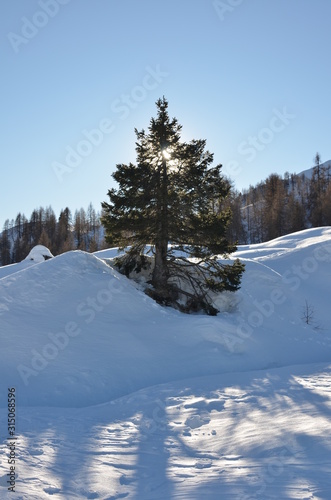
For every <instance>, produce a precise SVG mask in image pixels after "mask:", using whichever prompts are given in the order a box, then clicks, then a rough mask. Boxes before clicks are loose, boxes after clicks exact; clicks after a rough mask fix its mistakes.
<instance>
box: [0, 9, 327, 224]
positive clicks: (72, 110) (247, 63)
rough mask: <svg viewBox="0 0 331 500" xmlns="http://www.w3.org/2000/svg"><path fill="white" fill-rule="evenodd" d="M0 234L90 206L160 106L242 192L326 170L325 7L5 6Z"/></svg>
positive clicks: (130, 155)
mask: <svg viewBox="0 0 331 500" xmlns="http://www.w3.org/2000/svg"><path fill="white" fill-rule="evenodd" d="M0 14H1V15H0V33H1V67H2V71H1V75H2V76H1V110H2V112H1V115H2V120H1V130H0V132H1V152H2V154H1V162H2V166H1V173H2V175H1V188H2V189H1V197H0V228H1V227H2V225H3V223H4V221H5V220H6V219H12V218H15V217H16V215H17V213H18V212H22V213H24V214H25V215H26V216H27V217H30V215H31V212H32V210H33V209H34V208H37V207H39V206H43V207H46V206H48V205H51V206H52V207H53V209H54V210H55V213H56V215H57V216H58V215H59V212H60V210H61V209H62V208H65V207H66V206H69V208H70V209H71V210H72V211H74V210H75V209H76V208H80V207H85V208H87V206H88V204H89V203H90V202H92V203H93V205H94V206H95V208H96V209H98V210H99V209H100V203H101V202H102V201H104V200H106V199H107V195H106V193H107V191H108V189H109V188H110V187H112V186H113V185H114V184H113V180H112V178H111V173H112V172H113V171H114V170H115V167H116V164H118V163H127V162H129V161H135V149H134V147H135V134H134V128H135V127H137V128H138V129H139V130H140V129H142V128H147V127H148V124H149V120H150V118H151V117H152V116H154V115H155V101H156V100H157V99H158V98H159V97H162V96H163V95H165V97H166V98H167V99H168V101H169V113H170V115H171V116H176V117H177V119H178V120H179V122H180V123H181V124H182V126H183V131H182V132H183V133H182V136H183V139H184V140H191V139H202V138H203V139H206V140H207V147H208V149H209V150H210V151H211V152H213V153H214V160H215V163H222V164H223V166H224V173H226V174H227V175H228V176H229V177H231V178H232V180H233V182H234V184H235V187H236V188H237V189H239V190H241V189H242V188H247V187H248V186H249V185H250V184H256V183H257V182H259V181H260V180H262V179H265V178H266V177H267V176H268V175H269V174H270V173H273V172H277V173H279V174H284V172H286V171H290V172H300V171H301V170H305V169H307V168H310V167H311V166H312V163H313V157H314V155H315V153H316V151H319V152H320V154H321V157H322V161H326V160H329V159H331V143H330V117H331V113H330V104H331V99H330V82H331V66H330V44H331V32H330V19H331V2H330V1H329V0H314V1H313V0H291V1H289V0H223V1H222V0H215V1H214V0H166V1H165V0H139V1H137V0H37V1H35V0H15V1H12V0H3V1H2V2H1V6H0Z"/></svg>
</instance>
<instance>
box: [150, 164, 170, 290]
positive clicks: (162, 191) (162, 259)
mask: <svg viewBox="0 0 331 500" xmlns="http://www.w3.org/2000/svg"><path fill="white" fill-rule="evenodd" d="M157 198H158V199H157V214H156V217H157V238H156V244H155V266H154V271H153V277H152V284H153V286H154V288H155V290H156V291H157V292H158V293H160V294H161V295H162V296H166V295H167V294H168V288H169V287H168V277H169V273H168V265H167V254H168V242H169V235H168V174H167V163H166V160H165V159H163V161H162V165H160V167H159V169H158V193H157Z"/></svg>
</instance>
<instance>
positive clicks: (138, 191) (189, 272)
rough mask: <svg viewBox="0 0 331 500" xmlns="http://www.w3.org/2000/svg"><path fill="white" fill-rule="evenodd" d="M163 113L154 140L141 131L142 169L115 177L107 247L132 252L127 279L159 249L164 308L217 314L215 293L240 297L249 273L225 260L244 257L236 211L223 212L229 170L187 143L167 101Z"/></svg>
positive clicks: (156, 290) (124, 168)
mask: <svg viewBox="0 0 331 500" xmlns="http://www.w3.org/2000/svg"><path fill="white" fill-rule="evenodd" d="M156 106H157V117H156V118H152V119H151V121H150V125H149V128H148V133H147V132H145V130H142V131H140V132H139V131H138V130H137V129H136V130H135V133H136V137H137V141H136V152H137V163H136V165H134V164H132V163H130V164H128V165H126V164H119V165H117V169H116V171H115V172H114V173H113V175H112V176H113V178H114V179H115V181H116V182H117V183H118V185H119V187H118V189H115V188H112V189H110V190H109V191H108V196H109V199H110V202H109V203H107V202H103V203H102V207H103V216H102V223H103V225H104V226H105V229H106V240H107V241H108V243H110V244H113V245H120V246H121V247H122V248H124V247H129V246H130V250H128V251H127V252H126V253H125V254H124V256H123V257H121V258H118V259H117V265H118V267H119V268H120V269H122V270H123V271H124V272H125V273H126V274H129V272H130V271H132V270H133V269H136V270H139V269H140V267H141V265H144V263H145V261H146V259H145V257H144V251H145V247H146V245H148V244H150V245H151V246H152V252H153V259H152V261H153V262H152V265H153V268H152V269H153V270H152V274H151V285H152V288H151V289H149V293H150V295H152V296H153V297H154V298H155V299H156V300H157V301H158V302H160V303H163V304H166V305H172V306H174V307H176V308H179V309H181V310H183V311H186V312H190V311H192V310H200V309H203V310H205V311H206V312H207V313H209V314H216V312H217V311H216V309H215V308H214V307H213V305H212V300H211V296H210V292H220V291H223V290H231V291H235V290H237V289H238V288H239V287H240V280H241V276H242V273H243V271H244V266H243V264H241V263H240V262H239V260H235V261H234V262H233V263H232V264H229V263H224V262H221V261H220V260H219V259H220V256H222V257H223V258H224V257H227V255H228V254H229V253H232V252H234V251H235V249H236V247H235V245H233V244H231V243H229V242H228V241H227V239H226V229H227V227H228V224H229V222H230V219H231V212H230V210H226V211H223V212H222V211H220V210H217V208H215V207H219V206H220V202H221V200H222V199H224V198H225V197H226V196H227V195H228V193H229V190H230V185H229V183H228V182H226V181H225V180H224V178H223V177H222V175H221V165H217V166H214V167H212V166H211V164H212V162H213V154H212V153H210V152H209V151H207V150H206V141H205V140H192V141H191V142H189V143H186V142H182V141H181V136H180V132H181V128H182V127H181V125H179V123H178V121H177V119H176V118H173V119H170V118H169V114H168V102H167V100H166V99H165V98H164V97H163V99H159V100H158V101H157V102H156ZM170 244H171V245H170Z"/></svg>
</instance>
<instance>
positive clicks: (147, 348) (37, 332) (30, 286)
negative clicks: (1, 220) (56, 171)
mask: <svg viewBox="0 0 331 500" xmlns="http://www.w3.org/2000/svg"><path fill="white" fill-rule="evenodd" d="M115 254H116V251H115V250H113V249H110V250H107V251H103V252H97V253H96V254H95V255H91V254H87V253H84V252H80V251H73V252H68V253H66V254H63V255H60V256H58V257H54V258H52V259H49V260H46V261H44V260H43V261H41V262H36V261H24V262H23V263H20V264H15V265H13V266H6V267H3V268H0V278H1V279H0V336H1V350H0V422H1V424H0V497H1V498H19V499H44V498H45V499H46V498H49V496H50V495H52V498H54V499H61V500H63V499H71V498H72V499H75V498H77V499H78V498H79V499H82V498H100V499H104V500H110V499H115V498H126V497H127V498H137V499H139V500H140V499H157V498H160V499H161V498H169V499H170V498H177V499H197V500H198V499H201V498H212V499H216V498H217V499H218V498H220V497H222V498H227V499H232V498H233V499H236V500H238V499H241V500H244V499H245V500H248V499H253V498H254V499H257V498H263V499H269V498H270V499H271V498H282V499H294V498H298V499H299V498H300V499H307V500H308V499H313V498H314V499H323V500H324V499H329V498H331V497H330V491H331V480H330V477H331V466H330V460H329V457H330V453H331V439H330V417H331V412H330V408H331V390H330V387H331V328H330V284H331V228H319V229H311V230H306V231H302V232H299V233H294V234H292V235H288V236H285V237H282V238H277V239H276V240H273V241H270V242H267V243H263V244H259V245H244V246H240V247H239V248H238V250H237V252H236V253H235V254H234V255H233V256H231V257H233V258H236V257H239V258H240V259H242V260H243V261H244V262H245V264H246V272H245V274H244V276H243V281H242V288H241V290H240V291H239V292H236V293H235V294H225V295H221V296H220V297H219V307H220V309H221V311H222V312H221V313H220V314H219V315H218V316H217V317H207V316H204V315H202V314H196V315H189V316H188V315H184V314H181V313H179V312H177V311H174V310H172V309H169V308H163V307H161V306H159V305H157V304H156V303H155V302H153V301H152V300H151V299H150V298H149V297H147V296H146V295H145V294H143V293H142V292H141V291H140V290H139V289H137V286H135V285H134V284H133V283H132V282H131V281H129V280H127V279H126V278H125V277H124V276H122V275H119V274H118V273H117V272H116V271H114V270H113V269H112V268H111V267H110V266H109V265H108V264H107V262H109V261H108V259H111V258H113V257H114V256H115ZM27 262H30V264H29V265H28V266H27V265H26V263H27ZM306 304H308V305H309V307H310V308H311V309H310V310H312V311H313V314H312V315H311V317H310V318H309V321H308V322H307V321H306V318H305V305H306ZM9 387H15V389H16V394H17V415H18V417H17V421H18V424H17V435H18V441H17V454H18V462H17V464H18V465H17V470H18V476H17V492H18V494H17V497H15V496H14V497H13V496H12V495H11V493H7V483H6V481H7V477H6V474H7V472H8V464H7V456H8V447H7V438H6V436H7V428H6V422H7V390H8V388H9Z"/></svg>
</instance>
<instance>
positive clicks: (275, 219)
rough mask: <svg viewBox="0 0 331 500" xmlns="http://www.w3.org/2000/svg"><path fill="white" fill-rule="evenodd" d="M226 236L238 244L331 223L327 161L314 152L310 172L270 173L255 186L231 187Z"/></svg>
mask: <svg viewBox="0 0 331 500" xmlns="http://www.w3.org/2000/svg"><path fill="white" fill-rule="evenodd" d="M225 205H226V206H228V207H229V208H230V209H231V211H232V215H233V216H232V221H231V223H230V225H229V227H228V237H229V239H230V240H231V241H237V242H238V243H240V244H247V243H261V242H263V241H269V240H272V239H274V238H278V237H279V236H284V235H286V234H290V233H293V232H296V231H301V230H303V229H308V228H311V227H320V226H331V163H329V164H327V163H325V164H322V163H321V157H320V155H319V153H316V156H315V159H314V167H313V170H312V173H311V175H305V174H301V175H297V174H289V173H288V172H287V173H285V175H284V177H282V176H280V175H278V174H275V173H274V174H271V175H269V177H268V178H267V179H266V180H265V181H262V182H259V183H258V184H257V185H256V186H250V187H249V188H248V189H246V190H243V191H242V192H238V191H236V190H232V191H231V192H230V195H229V197H228V198H227V200H225Z"/></svg>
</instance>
